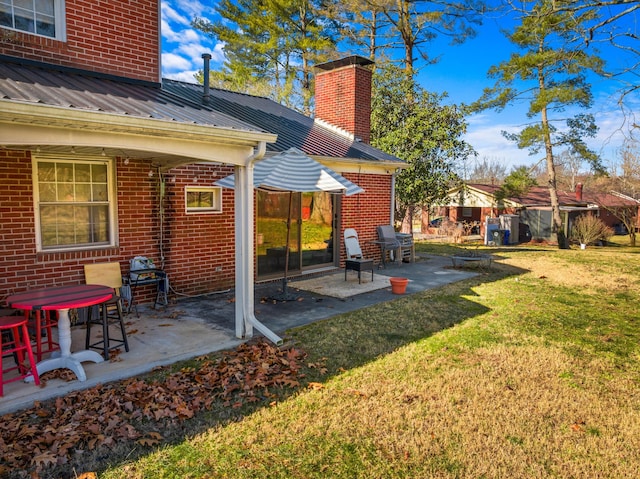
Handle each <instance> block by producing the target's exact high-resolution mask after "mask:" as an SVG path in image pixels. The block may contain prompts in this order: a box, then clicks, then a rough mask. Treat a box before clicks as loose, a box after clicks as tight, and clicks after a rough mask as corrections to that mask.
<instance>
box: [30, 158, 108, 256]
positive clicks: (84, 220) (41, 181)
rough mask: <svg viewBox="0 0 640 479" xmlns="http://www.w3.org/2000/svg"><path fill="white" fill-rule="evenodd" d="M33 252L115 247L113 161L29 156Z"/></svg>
mask: <svg viewBox="0 0 640 479" xmlns="http://www.w3.org/2000/svg"><path fill="white" fill-rule="evenodd" d="M33 177H34V180H33V181H34V195H33V197H34V202H35V212H36V218H35V219H36V242H37V246H38V251H56V250H69V249H87V248H95V247H100V246H115V242H116V231H117V227H116V226H117V222H116V219H115V181H114V179H113V163H112V161H110V160H105V159H104V158H103V159H100V160H94V159H89V158H85V159H77V160H76V159H73V160H68V159H63V158H42V157H38V158H34V175H33Z"/></svg>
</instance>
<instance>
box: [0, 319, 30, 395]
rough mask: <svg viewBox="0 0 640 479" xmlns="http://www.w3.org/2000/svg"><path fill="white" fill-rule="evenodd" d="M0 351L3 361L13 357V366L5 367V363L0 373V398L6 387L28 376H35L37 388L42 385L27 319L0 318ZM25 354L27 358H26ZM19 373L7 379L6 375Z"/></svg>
mask: <svg viewBox="0 0 640 479" xmlns="http://www.w3.org/2000/svg"><path fill="white" fill-rule="evenodd" d="M0 332H1V333H2V334H1V335H0V349H1V350H2V360H4V357H5V356H9V357H12V359H11V364H12V365H11V366H9V365H7V367H5V365H4V361H3V364H2V370H1V372H0V396H4V385H5V384H7V383H11V382H14V381H19V380H20V379H25V378H27V377H28V376H33V380H34V383H35V384H36V386H38V385H39V384H40V377H39V376H38V370H37V369H36V362H35V361H34V357H33V350H32V349H31V340H30V339H29V330H28V329H27V318H25V317H21V316H3V317H0ZM25 352H26V353H27V354H26V358H25ZM13 371H17V372H18V375H17V376H13V377H5V373H11V372H13Z"/></svg>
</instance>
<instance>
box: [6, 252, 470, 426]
mask: <svg viewBox="0 0 640 479" xmlns="http://www.w3.org/2000/svg"><path fill="white" fill-rule="evenodd" d="M475 274H477V273H474V272H472V271H465V270H455V269H452V268H451V261H450V259H449V258H447V257H441V256H430V255H418V257H417V258H416V262H415V263H402V264H390V265H389V264H388V265H387V267H386V268H385V269H377V270H376V271H375V275H374V283H375V284H371V277H370V275H366V274H365V275H363V276H362V284H359V283H358V277H357V273H355V272H352V271H349V272H348V275H347V279H348V280H347V281H346V282H345V280H344V270H340V269H331V270H329V271H326V272H325V273H324V274H322V275H318V274H316V275H314V276H313V277H301V278H297V279H293V280H291V281H290V283H289V291H290V292H295V293H296V295H297V296H298V299H297V300H296V301H289V302H276V301H273V300H271V299H269V298H270V297H271V296H272V295H275V294H276V293H277V292H278V290H279V289H280V287H281V282H280V281H274V282H269V283H261V284H257V285H256V287H255V311H256V317H257V318H258V319H259V320H260V321H262V322H263V323H264V324H265V325H266V326H267V327H268V328H269V329H271V330H272V331H274V332H276V333H278V334H283V333H284V332H285V331H287V330H288V329H291V328H294V327H297V326H301V325H304V324H309V323H312V322H315V321H319V320H321V319H326V318H328V317H331V316H334V315H337V314H341V313H345V312H349V311H353V310H356V309H361V308H364V307H366V306H369V305H372V304H376V303H380V302H384V301H390V300H393V299H396V298H398V296H396V295H394V294H392V293H391V287H390V285H389V283H388V281H387V280H386V279H385V278H382V276H388V277H391V276H403V277H407V278H409V280H410V282H409V285H408V287H407V294H411V293H416V292H419V291H423V290H427V289H432V288H436V287H438V286H441V285H443V284H447V283H451V282H454V281H459V280H462V279H466V278H468V277H470V276H473V275H475ZM302 288H305V289H302ZM314 291H315V292H314ZM139 312H140V317H139V318H137V317H136V315H135V314H134V313H131V314H129V315H128V316H127V317H126V323H127V332H128V339H129V345H130V351H129V352H128V353H125V352H124V351H122V352H121V353H120V354H117V355H114V356H115V357H114V358H113V359H112V360H111V361H105V362H103V363H97V364H94V363H91V362H86V363H83V366H84V369H85V371H86V375H87V380H86V381H84V382H80V381H77V380H76V379H75V378H74V379H73V380H70V381H66V380H65V379H62V378H55V379H49V380H47V381H43V383H42V384H41V386H40V387H38V386H34V385H33V384H25V383H23V382H20V381H17V382H14V383H10V384H7V385H5V395H4V397H2V398H0V414H5V413H8V412H11V411H15V410H19V409H24V408H28V407H31V406H32V405H33V402H34V401H43V400H47V399H51V398H55V397H59V396H63V395H65V394H67V393H69V392H71V391H74V390H78V389H85V388H89V387H92V386H95V385H97V384H103V383H108V382H111V381H116V380H119V379H123V378H127V377H132V376H136V375H139V374H142V373H145V372H148V371H151V370H152V369H153V368H155V367H159V366H164V365H168V364H172V363H175V362H177V361H180V360H184V359H188V358H192V357H195V356H199V355H202V354H208V353H211V352H215V351H221V350H225V349H231V348H234V347H235V346H237V345H238V344H240V343H241V342H242V340H241V339H238V338H236V337H235V308H234V293H233V291H224V292H220V293H211V294H207V295H202V296H198V297H190V298H185V297H178V300H177V301H174V302H173V303H172V304H170V305H169V306H168V307H167V308H164V309H158V310H154V309H152V308H150V307H147V306H139ZM84 335H85V329H84V326H82V325H79V326H76V327H73V328H72V348H74V346H75V348H74V349H77V347H78V346H77V345H83V344H84ZM254 335H255V336H259V335H260V333H259V332H258V331H254ZM7 360H9V359H7ZM61 371H62V370H61ZM63 372H66V371H63ZM49 374H51V373H49ZM59 375H60V376H62V377H65V376H68V375H67V374H59ZM71 376H72V375H71Z"/></svg>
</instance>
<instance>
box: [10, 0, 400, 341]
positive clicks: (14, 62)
mask: <svg viewBox="0 0 640 479" xmlns="http://www.w3.org/2000/svg"><path fill="white" fill-rule="evenodd" d="M10 4H12V3H11V2H10ZM34 5H35V6H34V7H33V8H35V9H36V10H37V9H39V8H42V9H43V11H32V10H28V9H27V10H24V9H23V10H19V9H18V8H17V6H16V7H15V8H14V9H13V10H10V11H9V13H3V15H1V16H0V221H1V222H2V225H3V231H2V233H0V237H1V238H2V240H1V244H2V251H1V253H0V272H1V273H2V274H1V275H0V297H4V296H6V295H8V294H10V293H12V292H19V291H24V290H27V289H29V288H36V287H46V286H53V285H65V284H74V283H79V282H83V281H84V276H83V265H84V264H86V263H94V262H95V263H97V262H111V261H118V262H120V264H121V267H122V271H123V273H124V274H126V273H127V272H128V269H129V260H130V259H131V258H133V257H134V256H138V255H142V256H146V257H149V258H152V259H154V261H155V263H156V265H157V266H160V267H162V268H163V269H164V270H165V271H166V272H167V274H168V277H169V278H170V284H171V288H172V291H174V292H176V293H177V294H179V295H187V296H188V295H196V294H200V293H205V292H211V291H216V290H221V289H226V288H230V287H233V286H234V285H235V288H236V295H237V297H238V299H240V301H237V306H236V324H237V328H236V329H237V333H238V335H239V336H250V335H251V333H252V325H253V324H255V322H254V321H253V320H254V319H255V318H254V316H253V284H254V281H255V280H262V279H274V278H277V277H279V276H282V273H283V268H282V265H281V262H280V261H279V258H278V254H277V253H278V249H279V248H281V247H282V246H283V245H282V234H281V231H280V229H281V226H280V225H281V224H282V223H283V221H282V219H283V216H284V211H283V206H282V205H283V200H282V194H275V193H265V192H261V191H260V192H258V191H254V189H253V186H252V185H251V181H250V179H251V172H252V167H253V164H254V163H255V162H256V161H259V159H261V158H263V157H265V156H268V155H272V154H275V153H278V152H281V151H285V150H286V149H288V148H290V147H293V146H295V147H297V148H299V149H301V150H302V151H304V152H305V153H306V154H307V155H309V156H311V157H312V158H314V159H316V160H317V161H319V162H321V163H323V164H325V165H327V166H328V167H330V168H332V169H334V170H335V171H337V172H339V173H340V174H342V175H343V176H345V177H346V178H347V179H349V180H351V181H353V182H354V183H356V184H358V185H359V186H361V187H362V188H363V189H364V190H365V192H364V193H361V194H359V195H355V196H353V197H345V198H341V197H339V196H336V195H328V194H320V193H316V194H304V193H303V194H296V196H295V207H294V213H295V214H296V215H297V216H296V219H297V222H296V224H297V225H299V228H298V230H297V232H296V236H295V245H294V247H293V248H292V251H293V253H292V255H293V256H292V257H291V260H290V275H296V274H297V275H299V274H304V273H308V272H312V271H318V270H323V269H327V268H331V267H338V266H340V264H341V262H342V261H343V258H344V247H343V245H342V244H341V243H342V242H341V241H340V238H341V237H342V232H343V230H344V229H345V228H356V229H357V230H358V232H359V234H360V238H361V241H362V243H363V246H364V245H366V242H367V241H368V240H373V239H375V237H376V231H375V227H376V226H377V225H380V224H389V223H390V222H391V215H392V212H393V204H392V201H393V200H392V194H391V193H392V190H393V174H394V173H395V172H396V170H397V169H399V168H403V167H404V163H403V162H402V161H400V160H398V159H397V158H395V157H393V156H391V155H387V154H385V153H383V152H381V151H379V150H377V149H375V148H373V147H371V146H370V145H369V144H368V143H369V116H370V108H371V106H370V90H371V68H370V63H371V62H370V61H368V60H366V59H364V58H361V57H348V58H345V59H341V60H338V61H335V62H330V63H327V64H324V65H318V68H317V72H318V73H317V80H316V81H317V87H316V104H317V110H316V118H315V119H314V118H309V117H306V116H304V115H301V114H299V113H297V112H295V111H293V110H291V109H288V108H285V107H283V106H282V105H279V104H277V103H275V102H273V101H271V100H268V99H266V98H261V97H255V96H250V95H244V94H239V93H233V92H229V91H224V90H217V89H209V88H208V86H207V85H205V86H202V85H194V84H187V83H182V82H177V81H173V80H166V79H162V78H161V70H160V2H159V1H158V0H141V1H138V2H128V1H127V2H125V1H123V0H117V1H113V2H99V3H96V2H90V1H85V0H48V1H45V2H36V3H34ZM203 58H205V65H206V64H207V58H206V56H203ZM345 108H346V109H345ZM232 173H235V175H236V178H237V179H238V181H239V183H240V184H241V185H244V186H242V187H240V188H236V191H235V192H234V191H233V190H226V189H224V190H223V189H221V188H219V187H216V186H215V185H214V183H215V181H217V180H218V179H220V178H223V177H225V176H227V175H229V174H232ZM363 213H366V214H363ZM368 253H369V254H373V250H372V251H370V252H368ZM244 258H253V260H252V261H246V260H245V259H244ZM140 292H141V296H139V297H138V299H139V300H144V299H150V298H151V297H152V295H153V292H152V291H151V289H150V288H147V290H141V291H140ZM249 298H250V299H249Z"/></svg>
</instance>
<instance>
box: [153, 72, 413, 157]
mask: <svg viewBox="0 0 640 479" xmlns="http://www.w3.org/2000/svg"><path fill="white" fill-rule="evenodd" d="M162 87H163V89H165V90H167V91H169V92H171V93H174V94H175V95H176V96H180V97H182V98H185V99H189V100H190V101H191V102H196V101H201V99H202V96H203V93H204V87H203V86H202V85H196V84H193V83H185V82H180V81H177V80H169V79H164V80H163V81H162ZM209 94H210V99H209V106H210V107H211V108H213V109H214V110H216V111H219V112H222V113H225V114H227V115H229V116H232V117H234V118H237V119H239V120H242V121H244V122H246V123H250V124H252V125H255V126H256V127H257V128H260V129H261V130H264V131H268V132H270V133H275V134H277V135H278V140H277V141H276V142H275V143H270V144H267V151H270V152H281V151H285V150H288V149H289V148H292V147H295V148H298V149H300V150H302V151H303V152H304V153H306V154H307V155H312V156H321V157H329V158H352V159H357V160H367V161H370V162H378V161H384V162H397V163H399V164H405V162H404V161H402V160H400V159H398V158H397V157H395V156H393V155H389V154H387V153H384V152H383V151H381V150H378V149H377V148H374V147H372V146H371V145H368V144H366V143H362V142H360V141H356V140H354V139H353V138H350V137H349V136H347V135H344V134H341V133H339V132H338V130H337V129H336V130H333V129H331V128H329V127H326V126H323V125H321V124H319V123H318V122H316V121H314V119H313V118H310V117H308V116H305V115H303V114H302V113H299V112H297V111H295V110H292V109H291V108H287V107H285V106H283V105H281V104H279V103H277V102H275V101H273V100H270V99H269V98H265V97H259V96H253V95H247V94H243V93H236V92H232V91H228V90H221V89H217V88H211V89H210V90H209Z"/></svg>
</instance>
